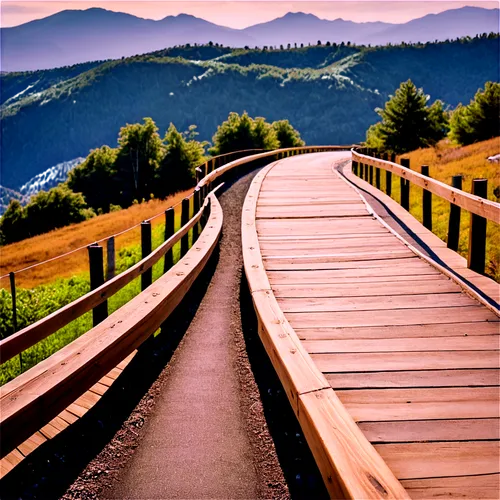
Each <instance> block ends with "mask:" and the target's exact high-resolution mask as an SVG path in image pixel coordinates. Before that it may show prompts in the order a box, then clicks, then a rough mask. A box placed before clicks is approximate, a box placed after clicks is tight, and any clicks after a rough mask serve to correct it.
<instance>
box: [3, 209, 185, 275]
mask: <svg viewBox="0 0 500 500" xmlns="http://www.w3.org/2000/svg"><path fill="white" fill-rule="evenodd" d="M181 203H182V201H179V202H177V203H175V204H174V205H172V206H171V207H169V208H168V209H175V208H176V207H178V206H179V205H180V204H181ZM168 209H167V210H168ZM164 214H165V210H163V211H162V212H159V213H158V214H156V215H153V216H152V217H150V218H149V219H144V221H141V222H138V223H137V224H134V225H133V226H131V227H128V228H127V229H124V230H123V231H119V232H118V233H115V234H109V235H108V236H105V237H104V238H101V239H100V240H97V241H93V242H91V243H103V242H104V241H107V240H109V239H110V238H117V237H118V236H121V235H122V234H125V233H128V232H129V231H132V229H135V228H137V227H139V226H140V225H141V223H142V222H145V221H152V220H153V219H156V218H157V217H160V216H161V215H164ZM91 243H88V244H86V245H82V246H81V247H78V248H75V249H73V250H69V251H68V252H66V253H63V254H61V255H56V256H55V257H52V258H50V259H47V260H44V261H42V262H37V263H36V264H32V265H31V266H27V267H23V268H22V269H18V270H17V271H14V274H18V273H22V272H24V271H29V270H30V269H33V268H35V267H38V266H41V265H43V264H48V263H49V262H53V261H55V260H58V259H62V258H63V257H67V256H68V255H71V254H73V253H76V252H80V251H81V250H85V249H86V248H87V247H88V246H89V245H90V244H91ZM9 275H10V273H7V274H4V275H2V276H0V280H1V279H4V278H8V277H9Z"/></svg>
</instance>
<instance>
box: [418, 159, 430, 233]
mask: <svg viewBox="0 0 500 500" xmlns="http://www.w3.org/2000/svg"><path fill="white" fill-rule="evenodd" d="M420 171H421V173H422V175H425V176H426V177H429V165H422V167H421V169H420ZM422 222H423V224H424V227H425V228H427V229H428V230H429V231H432V193H431V192H430V191H427V189H424V190H423V192H422Z"/></svg>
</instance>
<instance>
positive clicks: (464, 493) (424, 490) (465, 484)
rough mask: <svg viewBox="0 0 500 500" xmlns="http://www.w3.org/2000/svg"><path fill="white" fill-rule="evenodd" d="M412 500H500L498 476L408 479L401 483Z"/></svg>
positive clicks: (499, 479) (499, 477)
mask: <svg viewBox="0 0 500 500" xmlns="http://www.w3.org/2000/svg"><path fill="white" fill-rule="evenodd" d="M401 484H402V485H403V486H404V488H405V489H406V491H407V492H408V493H409V494H410V496H411V498H414V499H415V500H417V499H419V500H432V499H442V498H449V499H458V498H462V499H463V498H470V499H474V500H483V499H490V500H495V499H498V490H499V487H498V485H499V484H500V476H499V475H498V474H481V475H477V476H460V477H440V478H438V479H434V478H430V479H407V480H403V481H401Z"/></svg>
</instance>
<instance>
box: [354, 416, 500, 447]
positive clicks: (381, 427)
mask: <svg viewBox="0 0 500 500" xmlns="http://www.w3.org/2000/svg"><path fill="white" fill-rule="evenodd" d="M358 425H359V428H360V429H361V430H362V431H363V434H364V435H365V436H366V438H367V439H368V440H369V441H370V442H371V443H372V444H375V443H377V444H378V443H405V442H422V441H482V440H498V439H500V421H499V420H498V419H497V418H481V419H460V420H413V421H408V420H403V421H399V422H360V423H359V424H358Z"/></svg>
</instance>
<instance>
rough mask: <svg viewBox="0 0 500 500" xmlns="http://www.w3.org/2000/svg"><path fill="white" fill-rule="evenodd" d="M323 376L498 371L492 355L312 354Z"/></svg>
mask: <svg viewBox="0 0 500 500" xmlns="http://www.w3.org/2000/svg"><path fill="white" fill-rule="evenodd" d="M311 357H312V358H313V360H314V362H315V363H316V365H317V366H318V368H319V369H320V370H321V371H322V372H323V373H340V372H364V371H366V370H367V368H369V369H370V370H371V371H401V370H449V369H459V368H499V367H500V359H499V356H498V353H497V352H496V351H494V352H490V351H447V352H389V353H387V352H375V353H362V352H361V353H345V354H312V355H311Z"/></svg>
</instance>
